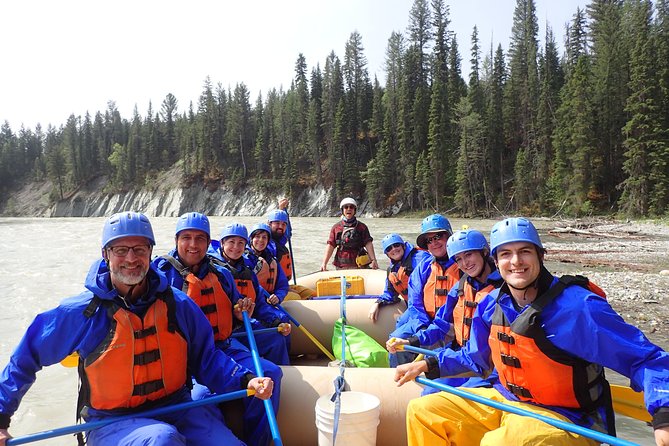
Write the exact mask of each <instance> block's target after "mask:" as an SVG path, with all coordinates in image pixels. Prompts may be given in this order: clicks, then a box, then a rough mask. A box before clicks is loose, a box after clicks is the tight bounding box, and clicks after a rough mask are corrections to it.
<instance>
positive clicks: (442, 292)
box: [386, 214, 460, 366]
mask: <svg viewBox="0 0 669 446" xmlns="http://www.w3.org/2000/svg"><path fill="white" fill-rule="evenodd" d="M452 233H453V230H452V229H451V223H450V222H449V221H448V219H447V218H446V217H444V216H443V215H441V214H432V215H428V216H427V217H425V219H423V221H422V222H421V233H420V234H419V235H418V237H417V238H416V244H417V245H418V246H419V247H420V248H422V249H427V250H428V251H429V253H430V255H429V256H428V257H426V258H425V259H424V260H423V261H422V262H421V263H420V264H419V265H418V267H417V268H416V269H415V270H414V271H413V273H411V276H410V278H409V292H408V302H409V307H408V309H407V311H405V312H404V314H403V315H402V316H401V317H400V318H399V319H398V320H397V325H396V328H395V330H393V332H392V333H390V339H389V340H388V342H387V343H386V348H388V350H389V351H390V352H391V353H390V365H391V366H396V365H397V364H398V363H399V364H401V363H405V362H409V361H412V360H413V358H414V357H415V356H416V355H414V354H412V353H408V352H396V351H395V347H394V338H399V339H408V338H409V337H410V336H413V335H415V334H416V333H417V332H418V331H419V330H422V329H424V328H426V327H427V326H429V325H430V323H431V322H432V320H433V319H434V316H435V315H436V313H437V310H439V308H440V307H441V306H442V305H444V303H445V302H446V296H447V295H448V291H449V290H450V289H451V288H452V287H453V285H455V284H456V283H457V282H458V280H459V279H460V272H459V269H458V265H457V264H456V263H455V262H454V261H452V260H451V259H449V257H448V251H447V246H446V242H447V241H448V238H449V237H450V236H451V234H452ZM438 345H443V344H442V343H441V342H440V343H438Z"/></svg>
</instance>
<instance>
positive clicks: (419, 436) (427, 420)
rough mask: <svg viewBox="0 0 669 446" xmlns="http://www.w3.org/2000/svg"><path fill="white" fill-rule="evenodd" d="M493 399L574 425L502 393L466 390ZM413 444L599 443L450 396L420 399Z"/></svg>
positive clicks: (410, 428)
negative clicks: (508, 398) (510, 399)
mask: <svg viewBox="0 0 669 446" xmlns="http://www.w3.org/2000/svg"><path fill="white" fill-rule="evenodd" d="M466 390H467V391H468V392H472V393H475V394H477V395H480V396H482V397H485V398H489V399H491V400H493V401H498V402H501V403H504V404H508V405H510V406H516V407H519V408H522V409H524V410H527V411H529V412H534V413H537V414H541V415H544V416H548V417H551V418H556V419H558V420H562V421H566V422H570V420H569V419H567V418H565V417H563V416H562V415H559V414H557V413H555V412H553V411H551V410H548V409H542V408H540V407H537V406H533V405H531V404H524V403H518V402H513V401H509V400H507V399H506V398H504V397H503V396H502V395H501V394H500V393H499V392H498V391H497V390H495V389H489V388H478V389H466ZM407 439H408V444H409V446H412V445H414V446H432V445H453V446H472V445H479V444H480V445H482V446H483V445H485V446H501V445H509V446H511V445H513V446H542V445H545V446H563V445H565V446H566V445H569V446H595V445H598V444H599V443H598V442H597V441H595V440H591V439H588V438H585V437H582V436H580V435H576V434H573V433H570V432H566V431H563V430H562V429H558V428H557V427H553V426H550V425H548V424H546V423H544V422H543V421H539V420H536V419H534V418H530V417H524V416H521V415H515V414H512V413H508V412H504V411H502V410H499V409H495V408H493V407H490V406H486V405H485V404H481V403H477V402H475V401H471V400H468V399H464V398H461V397H459V396H456V395H452V394H450V393H446V392H439V393H434V394H431V395H427V396H423V397H420V398H416V399H414V400H412V401H411V402H410V403H409V407H408V409H407Z"/></svg>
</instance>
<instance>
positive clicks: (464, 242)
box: [446, 229, 490, 260]
mask: <svg viewBox="0 0 669 446" xmlns="http://www.w3.org/2000/svg"><path fill="white" fill-rule="evenodd" d="M446 250H447V251H448V258H449V259H451V260H453V258H454V257H455V256H456V255H458V254H460V253H462V252H467V251H482V250H490V246H488V241H487V240H486V239H485V235H483V233H482V232H480V231H476V230H474V229H465V230H462V231H456V232H455V234H453V235H452V236H450V237H449V238H448V241H447V242H446Z"/></svg>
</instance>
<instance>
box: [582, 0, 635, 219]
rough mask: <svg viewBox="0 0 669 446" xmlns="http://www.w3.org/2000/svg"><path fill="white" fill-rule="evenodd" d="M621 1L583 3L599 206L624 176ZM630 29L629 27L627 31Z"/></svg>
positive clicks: (607, 203) (609, 202) (611, 199)
mask: <svg viewBox="0 0 669 446" xmlns="http://www.w3.org/2000/svg"><path fill="white" fill-rule="evenodd" d="M622 5H623V1H622V0H593V1H592V2H591V3H590V4H589V5H588V6H587V12H588V15H589V16H590V23H589V29H590V34H589V37H590V41H591V46H590V47H591V49H592V50H591V58H592V75H593V80H592V83H593V89H592V94H591V96H592V101H593V109H592V111H593V113H594V122H593V124H594V133H595V140H594V144H595V152H596V154H597V155H596V156H597V158H598V159H601V160H602V162H601V164H600V165H598V166H596V168H595V171H594V172H593V173H592V175H593V180H594V184H595V187H596V189H597V190H598V191H599V193H600V194H602V195H603V197H604V200H603V201H604V203H603V206H602V208H603V209H610V208H611V207H612V206H613V205H614V204H615V203H616V201H617V200H618V197H619V196H620V190H619V187H618V185H619V184H620V183H621V182H622V181H623V179H624V173H623V168H622V167H623V160H624V157H623V134H622V128H623V126H624V125H625V122H626V121H627V117H626V113H625V110H624V109H625V101H626V98H627V96H628V94H629V88H628V85H627V84H628V79H629V62H628V61H629V50H628V47H629V45H628V43H627V42H628V41H629V37H628V36H629V33H628V32H627V31H626V29H625V26H623V21H622V14H623V8H622ZM630 31H631V30H630Z"/></svg>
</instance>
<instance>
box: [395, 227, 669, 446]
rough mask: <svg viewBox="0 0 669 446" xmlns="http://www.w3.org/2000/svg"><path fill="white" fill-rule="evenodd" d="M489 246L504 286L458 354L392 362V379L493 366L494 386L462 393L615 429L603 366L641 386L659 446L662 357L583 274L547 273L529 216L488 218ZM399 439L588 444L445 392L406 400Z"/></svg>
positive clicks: (667, 410) (663, 419) (666, 423)
mask: <svg viewBox="0 0 669 446" xmlns="http://www.w3.org/2000/svg"><path fill="white" fill-rule="evenodd" d="M490 245H491V248H492V256H493V258H494V259H495V262H496V264H497V267H498V269H499V272H500V274H501V276H502V279H504V283H503V285H502V286H501V287H500V288H497V289H495V290H494V291H492V292H491V293H490V294H488V295H487V296H486V297H485V298H483V300H481V301H480V302H479V304H478V306H477V308H476V311H475V313H474V317H473V320H472V325H471V332H470V338H469V341H468V342H467V343H466V344H465V345H464V346H463V348H462V349H460V350H457V351H455V350H452V349H442V350H439V352H438V355H437V356H436V357H430V358H428V359H427V360H424V361H417V362H415V363H411V364H403V365H400V366H398V367H397V369H396V372H395V381H397V383H398V385H400V386H401V385H402V384H404V383H405V382H407V381H409V380H412V379H414V378H415V377H416V376H418V375H419V374H420V373H423V372H428V373H431V372H437V373H438V374H439V375H441V376H444V377H448V376H463V375H466V374H469V375H473V374H477V375H480V376H486V375H487V374H489V373H490V372H491V371H492V370H493V367H494V368H495V369H496V370H497V372H498V374H499V381H497V382H496V384H495V386H494V388H478V389H468V391H469V392H471V393H474V394H476V395H480V396H483V397H485V398H488V399H491V400H494V401H501V402H504V403H505V404H507V405H511V406H517V407H521V408H522V409H524V410H526V411H530V412H534V413H538V414H542V415H545V416H549V417H552V418H557V419H559V420H562V421H568V422H572V423H575V424H577V425H580V426H584V427H586V428H590V429H594V430H598V431H600V432H606V433H608V434H610V435H615V424H614V414H613V409H612V405H611V391H610V387H609V384H608V382H607V381H606V378H605V376H604V368H605V367H607V368H610V369H612V370H615V371H617V372H618V373H620V374H622V375H625V376H627V377H628V378H630V383H631V387H632V388H633V389H634V390H636V391H640V390H643V391H644V394H645V403H646V408H647V409H648V412H649V413H650V414H651V415H652V416H653V428H654V429H655V441H656V443H657V444H658V445H667V444H669V375H667V370H669V354H667V352H665V351H664V350H662V349H661V348H659V347H658V346H656V345H654V344H652V343H651V342H650V341H649V340H648V339H647V338H646V336H645V335H644V334H643V333H642V332H641V330H639V329H638V328H636V327H634V326H632V325H630V324H627V323H626V322H625V321H624V320H623V319H622V318H621V317H620V315H619V314H618V313H616V312H615V311H614V310H613V309H612V308H611V306H610V305H609V303H608V302H607V301H606V299H605V298H604V297H602V295H601V294H603V293H602V292H601V290H599V289H598V288H597V287H596V286H593V284H591V283H590V282H589V281H587V279H585V278H583V277H578V276H577V277H574V276H563V277H561V278H558V277H555V276H553V275H552V274H551V273H550V272H549V271H548V270H547V269H546V268H545V266H544V264H543V261H544V254H545V249H544V248H543V245H542V243H541V240H540V238H539V234H538V233H537V230H536V229H535V227H534V225H533V224H532V223H531V222H530V221H529V220H527V219H524V218H508V219H506V220H503V221H501V222H498V223H496V224H495V225H494V226H493V228H492V231H491V233H490ZM407 435H408V443H409V445H428V444H444V442H446V444H481V445H486V446H487V445H500V444H546V442H547V441H550V444H551V445H557V446H560V445H588V446H594V445H595V444H597V443H596V442H595V441H594V440H591V439H588V438H585V437H583V436H579V435H575V434H572V433H568V432H565V431H562V430H560V429H558V428H555V427H553V426H550V425H548V424H546V423H543V422H542V421H539V420H536V419H534V418H530V417H524V416H519V415H515V414H512V413H504V412H501V411H500V410H498V409H493V408H490V407H489V406H486V405H483V404H481V403H477V402H474V401H471V400H466V399H463V398H462V397H459V396H455V395H452V394H450V393H446V392H439V393H435V394H432V395H428V396H423V397H421V398H418V399H415V400H412V401H411V402H410V403H409V407H408V409H407Z"/></svg>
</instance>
